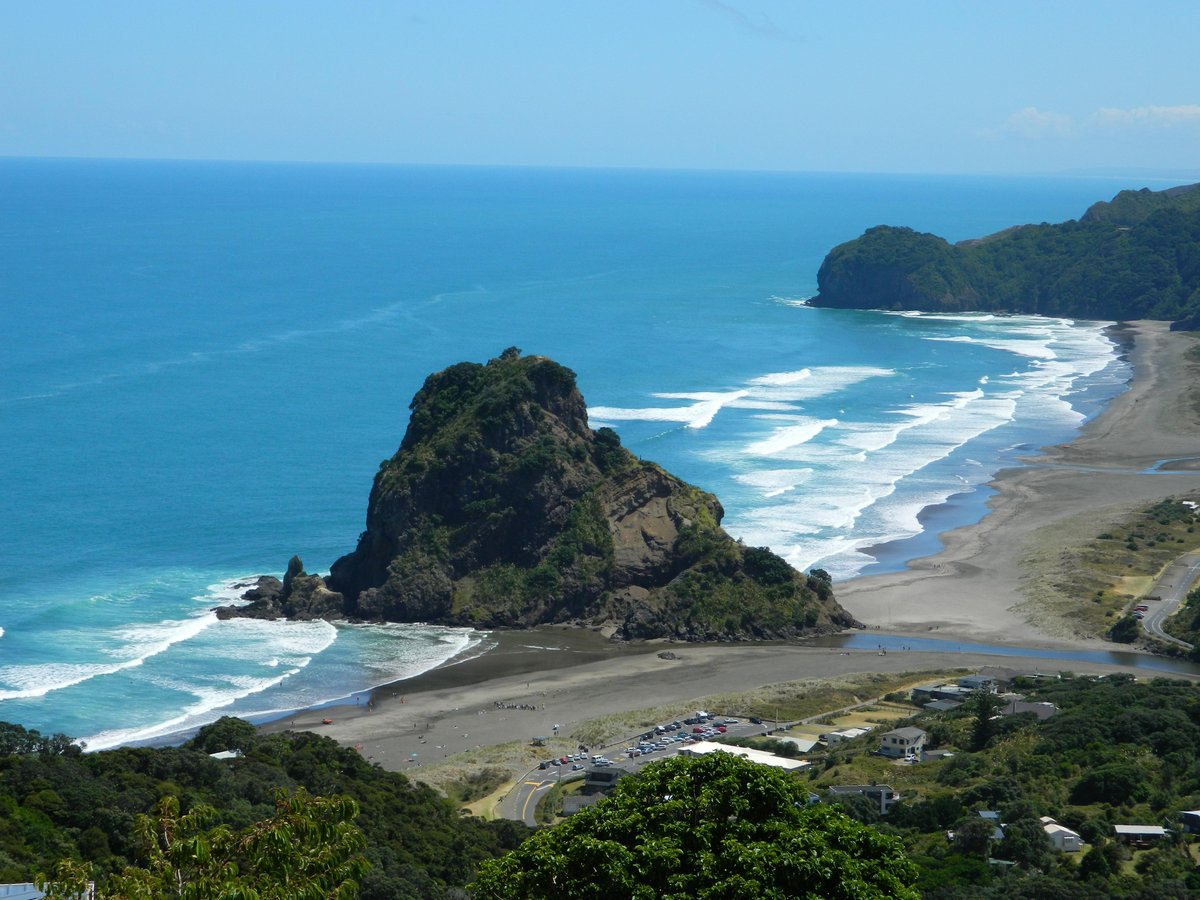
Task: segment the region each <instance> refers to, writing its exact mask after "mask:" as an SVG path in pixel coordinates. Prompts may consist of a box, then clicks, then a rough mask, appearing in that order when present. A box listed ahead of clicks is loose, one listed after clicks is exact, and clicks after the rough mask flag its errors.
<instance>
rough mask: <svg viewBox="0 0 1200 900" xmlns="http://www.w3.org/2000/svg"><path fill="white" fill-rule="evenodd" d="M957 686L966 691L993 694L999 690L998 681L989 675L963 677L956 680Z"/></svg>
mask: <svg viewBox="0 0 1200 900" xmlns="http://www.w3.org/2000/svg"><path fill="white" fill-rule="evenodd" d="M958 686H959V687H960V688H964V689H966V690H968V691H988V692H989V693H992V694H994V693H996V691H998V690H1000V680H999V679H997V678H993V677H991V676H990V675H982V674H980V675H964V676H963V677H962V678H960V679H958Z"/></svg>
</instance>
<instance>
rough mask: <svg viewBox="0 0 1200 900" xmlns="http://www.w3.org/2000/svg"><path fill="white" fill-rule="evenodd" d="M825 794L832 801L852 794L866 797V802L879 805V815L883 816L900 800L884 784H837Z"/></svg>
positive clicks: (889, 787)
mask: <svg viewBox="0 0 1200 900" xmlns="http://www.w3.org/2000/svg"><path fill="white" fill-rule="evenodd" d="M826 793H827V794H828V795H829V796H830V797H831V798H832V799H834V800H836V799H837V798H838V797H846V796H849V795H852V794H857V795H859V796H863V797H866V798H867V799H868V800H874V801H876V802H877V803H878V804H879V813H880V815H884V816H886V815H887V811H888V809H889V808H890V807H891V805H892V804H893V803H895V802H896V801H897V800H899V799H900V795H899V794H898V793H896V791H894V790H892V788H891V786H890V785H886V784H839V785H835V786H834V787H831V788H827V789H826Z"/></svg>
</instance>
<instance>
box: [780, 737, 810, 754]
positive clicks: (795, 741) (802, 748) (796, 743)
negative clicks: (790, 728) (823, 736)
mask: <svg viewBox="0 0 1200 900" xmlns="http://www.w3.org/2000/svg"><path fill="white" fill-rule="evenodd" d="M774 738H775V740H777V741H783V742H784V743H787V744H791V745H792V746H793V747H795V748H796V750H797V751H799V752H800V753H810V752H812V749H813V747H815V746H817V744H818V743H820V742H819V741H816V740H813V739H812V738H798V737H788V736H787V735H783V734H777V735H774Z"/></svg>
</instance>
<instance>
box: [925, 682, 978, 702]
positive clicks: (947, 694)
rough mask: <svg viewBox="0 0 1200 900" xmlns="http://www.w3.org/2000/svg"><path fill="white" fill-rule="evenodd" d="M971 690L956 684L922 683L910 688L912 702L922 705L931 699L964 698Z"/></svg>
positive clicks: (961, 699)
mask: <svg viewBox="0 0 1200 900" xmlns="http://www.w3.org/2000/svg"><path fill="white" fill-rule="evenodd" d="M970 695H971V692H970V691H969V690H967V689H966V688H963V687H959V686H958V685H957V684H922V685H919V686H918V687H915V688H913V689H912V702H913V703H915V704H916V705H917V706H924V705H925V704H926V703H929V702H930V701H932V700H958V701H963V700H966V699H967V697H969V696H970Z"/></svg>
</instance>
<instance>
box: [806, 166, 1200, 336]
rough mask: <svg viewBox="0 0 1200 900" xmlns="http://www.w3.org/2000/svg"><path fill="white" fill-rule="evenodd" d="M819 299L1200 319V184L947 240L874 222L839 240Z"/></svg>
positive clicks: (839, 303)
mask: <svg viewBox="0 0 1200 900" xmlns="http://www.w3.org/2000/svg"><path fill="white" fill-rule="evenodd" d="M817 284H818V290H819V293H818V295H817V296H816V297H814V298H813V300H812V301H811V302H812V303H813V305H815V306H829V307H839V308H852V309H912V310H926V311H965V310H988V311H996V312H1011V313H1037V314H1041V315H1055V316H1075V317H1079V318H1087V319H1118V320H1127V319H1169V320H1175V322H1176V326H1178V327H1186V328H1194V327H1198V323H1200V185H1192V186H1189V187H1186V188H1172V189H1170V190H1167V191H1159V192H1153V191H1150V190H1145V189H1143V190H1141V191H1122V192H1121V193H1120V194H1118V195H1117V196H1116V197H1115V198H1114V199H1113V200H1112V201H1111V202H1109V203H1097V204H1095V205H1094V206H1092V207H1091V208H1090V209H1089V210H1088V211H1087V213H1086V214H1085V215H1084V216H1083V217H1082V218H1081V219H1079V220H1078V221H1075V220H1072V221H1069V222H1064V223H1061V224H1057V225H1051V224H1045V223H1043V224H1040V225H1022V226H1017V227H1014V228H1010V229H1007V230H1005V231H1002V232H1000V233H998V234H994V235H991V236H989V237H986V238H982V239H979V240H972V241H963V242H960V243H958V244H950V243H948V242H947V241H945V240H944V239H942V238H940V237H937V236H936V235H932V234H922V233H919V232H916V231H913V230H912V229H910V228H897V227H892V226H884V225H881V226H878V227H875V228H871V229H868V230H867V232H866V233H865V234H863V235H862V237H859V238H857V239H855V240H853V241H849V242H847V243H845V244H841V245H840V246H838V247H835V248H834V249H833V250H831V251H830V252H829V254H828V255H827V256H826V257H825V260H824V262H823V263H822V264H821V268H820V270H819V272H818V273H817Z"/></svg>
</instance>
